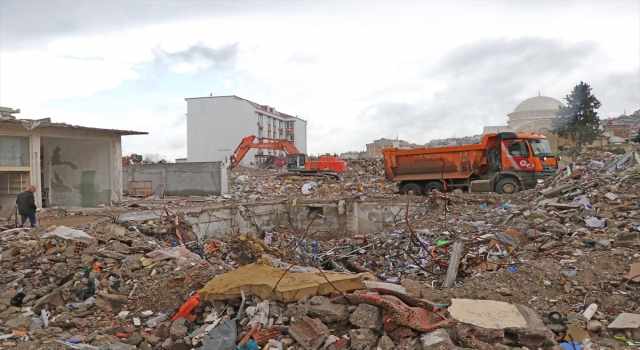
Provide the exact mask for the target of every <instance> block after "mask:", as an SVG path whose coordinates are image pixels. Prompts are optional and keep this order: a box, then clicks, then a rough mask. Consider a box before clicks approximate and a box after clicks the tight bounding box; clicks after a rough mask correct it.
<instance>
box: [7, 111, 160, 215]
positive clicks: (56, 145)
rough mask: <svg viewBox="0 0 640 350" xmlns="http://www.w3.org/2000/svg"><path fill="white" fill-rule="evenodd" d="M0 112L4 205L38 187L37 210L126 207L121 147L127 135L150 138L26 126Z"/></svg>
mask: <svg viewBox="0 0 640 350" xmlns="http://www.w3.org/2000/svg"><path fill="white" fill-rule="evenodd" d="M19 112H20V110H12V109H10V108H1V110H0V113H1V114H0V115H1V116H0V205H2V206H4V208H3V210H4V211H7V210H11V208H13V205H14V203H15V201H16V196H17V195H18V194H19V193H20V192H23V191H25V190H26V189H28V188H29V186H32V185H33V186H35V187H36V188H37V191H36V193H35V198H36V204H37V205H38V206H39V207H49V206H56V205H60V206H74V207H96V206H98V205H101V204H103V205H107V206H111V205H117V204H119V203H121V202H122V145H121V137H122V136H126V135H147V134H148V133H147V132H138V131H127V130H113V129H99V128H91V127H83V126H76V125H69V124H66V123H53V122H51V119H50V118H45V119H38V120H27V119H18V118H16V117H15V116H13V115H12V114H15V113H19Z"/></svg>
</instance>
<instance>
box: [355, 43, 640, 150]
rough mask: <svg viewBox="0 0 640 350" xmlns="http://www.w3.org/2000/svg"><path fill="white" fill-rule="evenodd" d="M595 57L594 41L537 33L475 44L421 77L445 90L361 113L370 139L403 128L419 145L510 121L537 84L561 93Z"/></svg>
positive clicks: (378, 105)
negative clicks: (536, 36)
mask: <svg viewBox="0 0 640 350" xmlns="http://www.w3.org/2000/svg"><path fill="white" fill-rule="evenodd" d="M597 57H598V46H597V45H596V44H594V43H591V42H574V43H566V42H563V41H559V40H554V39H546V38H531V37H525V38H518V39H511V40H510V39H487V40H481V41H477V42H473V43H470V44H467V45H463V46H459V47H456V48H454V49H452V50H450V51H449V52H447V53H445V54H444V55H443V56H442V58H441V60H440V62H438V63H437V64H436V65H434V66H431V67H428V68H427V69H425V70H424V72H425V73H424V74H423V75H422V76H420V77H418V79H421V80H425V82H427V81H434V82H435V81H438V82H442V83H443V85H444V87H443V88H441V89H440V90H438V91H436V92H435V93H433V94H432V95H431V96H426V97H425V99H423V100H422V101H418V102H414V103H404V102H397V101H393V102H392V101H387V102H385V101H382V102H379V103H375V104H372V105H370V106H369V107H368V108H366V109H364V110H363V111H362V112H361V113H360V115H359V116H358V119H359V120H360V121H362V124H363V129H364V130H365V131H366V132H364V133H363V134H365V135H367V137H368V138H370V139H369V140H366V142H371V139H374V138H380V137H395V136H396V135H397V134H399V135H400V137H401V138H403V137H404V138H406V139H407V141H411V142H417V143H425V142H427V141H429V140H430V139H433V138H446V137H452V136H453V134H454V133H455V134H456V135H457V136H463V135H473V134H479V133H482V127H483V126H485V125H502V124H505V123H506V121H507V116H506V114H507V113H510V112H511V111H512V110H513V109H514V108H515V106H516V105H517V104H518V103H519V102H520V101H522V100H524V99H525V98H528V97H532V96H535V95H536V94H537V92H538V91H539V90H542V94H543V95H547V96H551V97H554V98H557V99H561V98H562V97H564V96H565V95H566V94H567V93H569V91H570V90H571V88H572V87H573V86H574V85H575V84H577V83H578V82H579V81H580V78H578V79H577V80H576V81H573V80H575V79H574V78H572V77H573V76H575V75H578V76H581V74H582V73H583V72H584V71H585V69H587V68H589V69H590V68H591V67H588V66H589V65H590V62H591V61H593V60H595V59H596V58H597ZM583 80H588V79H587V78H583ZM631 90H632V91H634V90H633V89H631ZM635 91H638V89H637V87H636V89H635ZM635 91H634V92H635Z"/></svg>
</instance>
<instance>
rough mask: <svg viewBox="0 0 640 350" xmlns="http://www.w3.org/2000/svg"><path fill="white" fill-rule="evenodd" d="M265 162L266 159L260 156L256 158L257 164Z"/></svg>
mask: <svg viewBox="0 0 640 350" xmlns="http://www.w3.org/2000/svg"><path fill="white" fill-rule="evenodd" d="M266 160H267V157H265V156H262V157H256V162H257V163H264V162H265V161H266Z"/></svg>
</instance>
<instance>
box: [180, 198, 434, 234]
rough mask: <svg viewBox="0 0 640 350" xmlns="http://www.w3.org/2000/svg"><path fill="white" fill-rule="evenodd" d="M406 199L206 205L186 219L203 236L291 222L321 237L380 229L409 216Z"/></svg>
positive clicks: (417, 210) (413, 206) (420, 210)
mask: <svg viewBox="0 0 640 350" xmlns="http://www.w3.org/2000/svg"><path fill="white" fill-rule="evenodd" d="M405 200H406V199H403V198H401V197H399V198H398V201H394V200H390V199H387V198H385V199H379V200H376V199H371V200H367V201H362V200H360V199H341V200H323V201H309V200H304V201H297V200H294V201H287V200H284V201H274V202H270V203H251V204H241V205H235V206H225V207H210V208H209V207H205V208H203V209H202V210H200V211H197V212H190V213H187V215H186V218H187V220H189V221H190V222H191V223H192V225H193V228H194V231H195V232H196V234H197V235H198V236H199V237H201V238H202V237H213V238H229V237H232V236H235V235H239V234H243V233H247V232H253V233H262V232H270V231H274V230H276V229H277V228H278V226H280V225H287V224H290V225H291V226H293V227H294V228H295V229H297V230H298V231H300V232H304V231H305V230H306V229H307V226H308V225H309V223H310V222H311V221H312V220H313V218H314V217H316V216H318V217H317V219H316V220H315V221H314V222H313V224H312V225H311V226H310V228H309V230H310V234H313V237H315V238H318V239H331V238H339V237H349V236H354V235H360V234H366V233H371V232H380V231H383V230H385V229H387V228H388V227H390V226H391V225H392V224H393V223H395V222H398V221H401V220H403V219H404V218H405V209H406V202H404V201H405ZM427 210H428V208H427V207H426V206H425V205H424V204H423V203H421V202H417V201H415V202H412V203H410V205H409V214H410V217H411V216H413V215H422V214H424V213H425V212H426V211H427Z"/></svg>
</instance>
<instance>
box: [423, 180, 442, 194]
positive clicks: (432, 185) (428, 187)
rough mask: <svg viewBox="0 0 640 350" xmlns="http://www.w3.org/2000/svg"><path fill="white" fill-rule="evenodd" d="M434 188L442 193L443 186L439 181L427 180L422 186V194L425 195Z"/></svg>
mask: <svg viewBox="0 0 640 350" xmlns="http://www.w3.org/2000/svg"><path fill="white" fill-rule="evenodd" d="M434 190H438V191H440V192H441V193H444V186H442V183H441V182H436V181H432V182H429V183H427V184H426V185H425V186H424V194H425V195H428V194H430V193H431V192H433V191H434Z"/></svg>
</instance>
